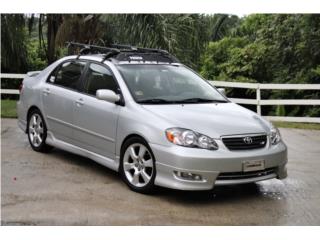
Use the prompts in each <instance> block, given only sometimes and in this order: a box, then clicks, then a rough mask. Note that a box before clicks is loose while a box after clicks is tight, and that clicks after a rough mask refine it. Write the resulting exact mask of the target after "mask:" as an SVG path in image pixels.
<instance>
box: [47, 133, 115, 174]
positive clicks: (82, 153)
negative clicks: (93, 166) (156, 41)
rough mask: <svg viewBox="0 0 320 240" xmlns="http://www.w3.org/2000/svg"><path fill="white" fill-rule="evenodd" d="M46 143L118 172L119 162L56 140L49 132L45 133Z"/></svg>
mask: <svg viewBox="0 0 320 240" xmlns="http://www.w3.org/2000/svg"><path fill="white" fill-rule="evenodd" d="M46 143H47V144H49V145H51V146H53V147H56V148H60V149H63V150H65V151H68V152H71V153H74V154H78V155H80V156H83V157H87V158H90V159H92V160H94V161H95V162H97V163H99V164H101V165H103V166H105V167H107V168H110V169H112V170H114V171H116V172H118V170H119V161H116V160H113V159H110V158H107V157H104V156H102V155H99V154H96V153H94V152H90V151H88V150H86V149H83V148H80V147H77V146H74V145H72V144H70V143H66V142H64V141H61V140H59V139H56V138H55V137H54V136H53V134H52V133H51V132H50V131H48V133H47V139H46Z"/></svg>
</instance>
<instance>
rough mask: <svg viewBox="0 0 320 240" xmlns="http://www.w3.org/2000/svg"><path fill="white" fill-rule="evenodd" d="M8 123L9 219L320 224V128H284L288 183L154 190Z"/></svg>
mask: <svg viewBox="0 0 320 240" xmlns="http://www.w3.org/2000/svg"><path fill="white" fill-rule="evenodd" d="M1 123H2V129H1V140H2V142H1V150H2V151H1V173H2V175H1V188H2V189H1V193H2V195H1V206H2V215H1V217H2V218H1V222H2V224H3V225H320V131H311V130H296V129H281V133H282V135H283V138H284V140H285V142H286V143H287V145H288V146H289V161H290V162H289V165H288V170H289V177H288V178H287V179H286V180H284V181H279V180H269V181H264V182H260V183H257V184H250V185H244V186H242V185H239V186H231V187H217V188H215V189H214V190H212V191H207V192H182V191H174V190H167V189H159V190H158V191H157V193H156V194H154V195H152V196H146V195H141V194H137V193H134V192H132V191H130V190H129V189H128V188H127V187H126V186H125V184H124V183H123V182H122V181H121V180H120V178H119V176H118V175H117V174H116V173H114V172H112V171H110V170H108V169H107V168H105V167H102V166H100V165H98V164H96V163H95V162H93V161H91V160H89V159H87V158H83V157H79V156H76V155H73V154H70V153H67V152H64V151H61V150H57V149H55V150H53V151H52V152H51V153H49V154H40V153H36V152H34V151H32V150H31V148H30V147H29V144H28V142H27V137H26V135H24V134H23V133H22V132H21V131H20V130H19V129H18V127H17V125H16V120H9V119H2V120H1Z"/></svg>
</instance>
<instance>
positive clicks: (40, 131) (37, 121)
mask: <svg viewBox="0 0 320 240" xmlns="http://www.w3.org/2000/svg"><path fill="white" fill-rule="evenodd" d="M27 124H28V125H27V126H28V139H29V143H30V145H31V147H32V149H33V150H34V151H36V152H48V151H49V150H51V149H52V147H51V146H49V145H47V144H46V138H47V126H46V123H45V121H44V119H43V117H42V114H41V112H40V111H39V110H38V109H34V110H32V111H31V112H30V114H29V115H28V123H27Z"/></svg>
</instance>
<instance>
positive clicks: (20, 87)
mask: <svg viewBox="0 0 320 240" xmlns="http://www.w3.org/2000/svg"><path fill="white" fill-rule="evenodd" d="M22 89H23V82H22V83H21V84H20V85H19V93H20V94H21V92H22Z"/></svg>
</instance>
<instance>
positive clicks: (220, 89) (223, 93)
mask: <svg viewBox="0 0 320 240" xmlns="http://www.w3.org/2000/svg"><path fill="white" fill-rule="evenodd" d="M218 91H219V92H220V93H221V94H222V95H224V96H226V89H225V88H218Z"/></svg>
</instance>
